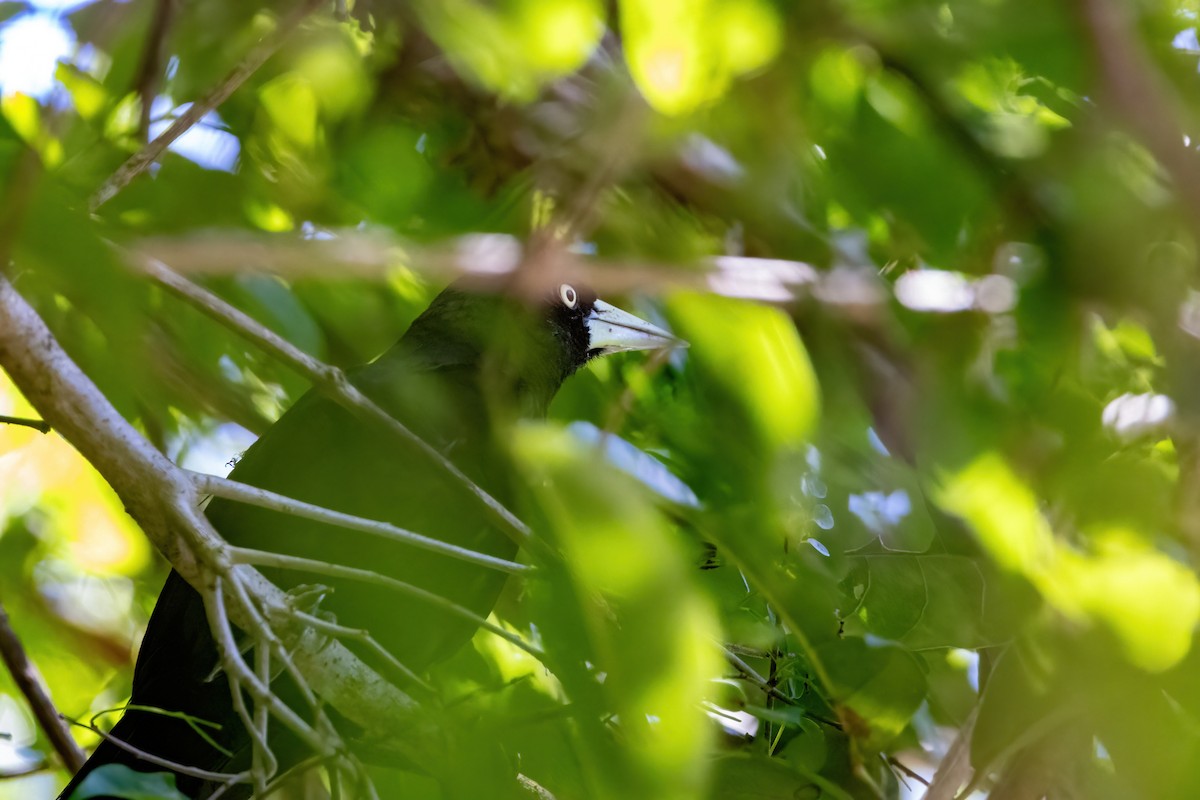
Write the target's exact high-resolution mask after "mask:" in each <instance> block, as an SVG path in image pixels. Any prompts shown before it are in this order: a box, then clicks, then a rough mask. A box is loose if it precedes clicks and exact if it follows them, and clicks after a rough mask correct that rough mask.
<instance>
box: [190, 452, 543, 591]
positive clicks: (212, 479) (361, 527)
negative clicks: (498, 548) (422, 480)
mask: <svg viewBox="0 0 1200 800" xmlns="http://www.w3.org/2000/svg"><path fill="white" fill-rule="evenodd" d="M188 474H190V475H191V476H192V479H193V480H194V481H196V485H197V488H198V489H199V490H200V491H202V492H205V493H206V494H211V495H214V496H216V497H222V498H224V499H226V500H235V501H237V502H239V503H245V504H247V505H251V506H257V507H258V508H265V509H269V510H271V511H279V512H281V513H284V514H289V515H291V516H293V517H300V518H301V519H310V520H314V521H316V522H326V523H329V524H330V525H336V526H338V527H339V528H345V529H347V530H352V531H361V532H363V533H369V534H372V535H374V536H378V537H380V538H383V539H387V540H389V541H393V542H399V543H400V544H407V545H410V546H412V547H416V548H418V549H421V550H429V551H432V552H434V553H441V554H442V555H445V556H448V557H449V558H453V559H456V560H458V561H465V562H467V563H468V564H477V565H479V566H481V567H486V568H488V569H494V570H497V571H499V572H505V573H508V574H509V575H521V574H524V573H528V572H530V571H532V569H533V568H532V567H530V566H528V565H527V564H519V563H517V562H515V561H508V560H506V559H503V558H497V557H496V556H491V555H488V554H487V553H480V552H477V551H475V550H471V549H468V548H466V547H459V546H458V545H455V544H450V543H448V542H443V541H442V540H441V539H434V538H432V537H429V536H424V535H422V534H419V533H416V532H415V531H409V530H405V529H404V528H399V527H397V526H395V525H392V524H390V523H387V522H379V521H376V520H371V519H366V518H364V517H356V516H354V515H353V514H345V513H342V512H341V511H334V510H332V509H329V508H325V507H324V506H318V505H314V504H312V503H306V502H304V501H303V500H296V499H295V498H292V497H286V496H284V495H281V494H278V493H276V492H272V491H268V490H266V489H260V488H258V487H257V486H249V485H247V484H244V483H238V482H237V481H232V480H229V479H228V478H219V477H217V476H216V475H204V474H201V473H199V472H189V473H188Z"/></svg>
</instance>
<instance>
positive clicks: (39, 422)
mask: <svg viewBox="0 0 1200 800" xmlns="http://www.w3.org/2000/svg"><path fill="white" fill-rule="evenodd" d="M0 425H21V426H23V427H26V428H33V429H34V430H35V431H40V432H42V433H49V432H50V423H49V422H46V420H44V419H27V418H25V417H8V416H5V415H3V414H0Z"/></svg>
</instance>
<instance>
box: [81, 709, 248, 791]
mask: <svg viewBox="0 0 1200 800" xmlns="http://www.w3.org/2000/svg"><path fill="white" fill-rule="evenodd" d="M63 719H64V720H66V721H67V722H69V723H70V724H72V725H75V726H76V727H79V728H86V729H87V730H89V731H91V732H92V733H94V734H96V735H97V736H99V737H100V738H101V739H103V740H104V741H106V742H110V743H112V744H113V745H114V746H115V747H119V748H121V749H122V750H124V751H125V752H126V753H132V754H133V755H135V756H137V757H138V758H139V759H141V760H142V761H145V762H146V763H147V764H153V765H154V766H156V767H162V768H163V769H169V770H171V771H172V772H178V773H179V774H180V775H187V776H188V777H190V778H199V779H200V780H204V781H212V782H214V783H217V782H224V781H233V782H234V783H248V782H249V781H250V774H249V773H248V772H236V773H235V772H212V771H211V770H207V769H200V768H199V767H193V766H192V765H190V764H181V763H179V762H178V761H172V760H171V759H169V758H163V757H162V756H156V755H154V754H153V753H148V752H146V751H145V750H142V749H141V748H139V747H135V746H134V745H131V744H129V743H128V742H125V741H123V740H121V739H118V738H117V737H116V736H113V735H112V734H111V733H109V732H108V731H105V730H101V729H100V728H99V727H97V726H96V725H92V724H89V723H87V722H79V721H78V720H74V719H71V718H70V717H63Z"/></svg>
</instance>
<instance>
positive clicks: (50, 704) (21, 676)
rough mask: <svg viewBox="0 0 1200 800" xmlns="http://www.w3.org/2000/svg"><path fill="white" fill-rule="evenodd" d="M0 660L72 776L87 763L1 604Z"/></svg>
mask: <svg viewBox="0 0 1200 800" xmlns="http://www.w3.org/2000/svg"><path fill="white" fill-rule="evenodd" d="M0 658H3V659H4V664H5V666H7V667H8V671H9V672H10V673H11V674H12V677H13V682H14V683H15V684H16V685H17V688H18V689H20V690H21V694H23V695H25V699H26V700H28V701H29V707H30V709H32V711H33V715H34V717H36V718H37V721H38V724H39V725H40V726H41V727H42V730H43V731H44V732H45V733H46V738H48V739H49V740H50V744H52V745H53V746H54V751H55V752H56V753H58V757H59V758H61V759H62V760H63V764H65V765H66V767H67V769H69V770H71V771H72V772H75V771H76V770H78V769H79V768H80V767H82V766H83V762H84V761H86V760H87V759H86V756H84V754H83V751H82V750H80V749H79V745H78V744H76V743H75V739H74V738H72V737H71V732H70V731H69V730H67V726H66V725H64V724H63V720H62V717H61V716H59V713H58V709H56V708H55V707H54V701H52V700H51V699H50V693H49V692H47V691H46V685H45V684H44V683H43V682H42V676H41V675H40V674H38V670H37V667H35V666H34V665H33V662H32V661H30V660H29V656H28V654H27V653H26V652H25V647H24V646H23V645H22V644H21V640H20V639H19V638H18V637H17V634H16V631H14V630H13V629H12V625H11V624H10V623H9V619H8V612H7V611H5V610H4V604H3V603H0Z"/></svg>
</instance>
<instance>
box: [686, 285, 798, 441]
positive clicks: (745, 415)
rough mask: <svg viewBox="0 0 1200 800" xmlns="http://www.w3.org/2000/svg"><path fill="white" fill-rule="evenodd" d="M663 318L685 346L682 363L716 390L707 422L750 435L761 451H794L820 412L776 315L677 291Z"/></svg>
mask: <svg viewBox="0 0 1200 800" xmlns="http://www.w3.org/2000/svg"><path fill="white" fill-rule="evenodd" d="M667 310H668V314H669V316H670V318H671V321H672V323H673V324H674V325H675V329H676V330H677V331H678V333H679V334H680V336H682V337H683V338H684V339H686V340H687V341H688V342H689V343H690V344H691V349H690V350H689V351H688V358H689V360H690V364H691V366H692V368H693V369H695V370H696V372H697V373H698V375H699V379H700V380H701V381H702V382H703V383H704V384H705V388H706V389H709V390H711V391H713V392H714V393H716V396H715V397H714V398H713V400H712V402H713V405H714V408H713V411H714V412H716V413H717V414H718V416H716V417H714V419H722V420H723V424H725V425H731V426H737V427H739V428H741V429H742V430H743V431H744V432H745V433H748V434H750V435H752V436H755V437H756V439H757V442H758V444H759V445H760V447H761V448H762V450H763V451H765V452H768V453H769V452H772V451H777V450H783V449H788V448H795V447H798V446H799V445H800V444H802V443H804V442H805V441H806V440H807V439H808V437H809V436H810V435H811V434H812V431H813V428H814V426H815V425H816V422H817V417H818V412H819V408H820V392H819V389H818V386H817V377H816V374H815V373H814V372H813V368H812V363H811V362H810V361H809V358H808V353H807V352H806V351H805V349H804V344H803V343H802V342H801V341H800V337H799V336H798V335H797V334H796V329H795V326H793V325H792V322H791V320H790V319H788V317H787V315H785V314H784V313H783V312H782V311H780V310H779V309H776V308H771V307H768V306H764V305H757V304H754V303H748V302H744V301H740V300H732V299H729V298H724V297H714V296H712V295H700V294H678V295H675V296H673V297H671V299H670V301H669V303H668V307H667Z"/></svg>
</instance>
